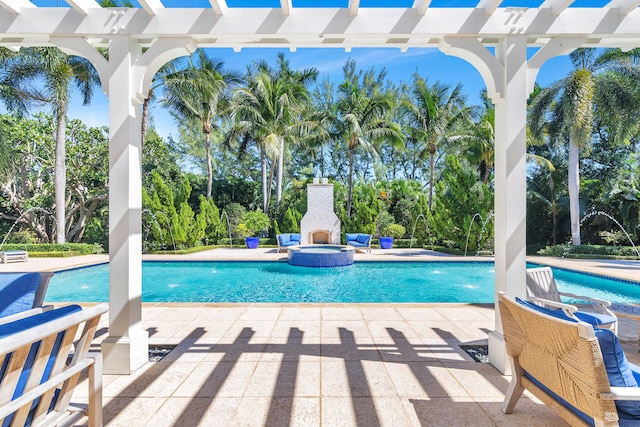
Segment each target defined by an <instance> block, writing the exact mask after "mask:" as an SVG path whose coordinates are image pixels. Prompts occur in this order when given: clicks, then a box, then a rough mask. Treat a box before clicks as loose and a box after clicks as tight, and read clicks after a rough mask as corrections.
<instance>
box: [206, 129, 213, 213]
mask: <svg viewBox="0 0 640 427" xmlns="http://www.w3.org/2000/svg"><path fill="white" fill-rule="evenodd" d="M204 149H205V157H206V159H207V200H210V199H211V188H212V187H213V166H212V164H211V135H210V133H209V132H205V134H204Z"/></svg>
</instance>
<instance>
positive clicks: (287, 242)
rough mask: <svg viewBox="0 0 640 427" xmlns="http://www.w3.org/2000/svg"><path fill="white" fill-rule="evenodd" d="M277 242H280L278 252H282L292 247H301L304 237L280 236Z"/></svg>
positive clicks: (288, 234) (291, 234)
mask: <svg viewBox="0 0 640 427" xmlns="http://www.w3.org/2000/svg"><path fill="white" fill-rule="evenodd" d="M276 240H277V241H278V252H280V251H282V250H286V249H287V248H289V247H291V246H297V245H299V244H300V241H301V240H302V235H301V234H298V233H285V234H278V235H277V236H276Z"/></svg>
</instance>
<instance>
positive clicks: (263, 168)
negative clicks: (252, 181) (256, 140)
mask: <svg viewBox="0 0 640 427" xmlns="http://www.w3.org/2000/svg"><path fill="white" fill-rule="evenodd" d="M260 173H261V175H262V212H264V213H267V210H268V209H269V195H268V193H267V155H266V154H265V153H264V148H262V147H260Z"/></svg>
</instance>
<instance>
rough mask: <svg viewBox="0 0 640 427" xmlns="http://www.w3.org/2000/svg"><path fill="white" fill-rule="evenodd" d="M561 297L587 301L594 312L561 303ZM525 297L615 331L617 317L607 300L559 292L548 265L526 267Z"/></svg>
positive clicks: (596, 325)
mask: <svg viewBox="0 0 640 427" xmlns="http://www.w3.org/2000/svg"><path fill="white" fill-rule="evenodd" d="M561 297H567V298H574V299H577V300H582V301H589V302H591V303H592V304H593V307H594V309H595V310H596V312H591V311H583V310H578V308H577V307H576V306H574V305H570V304H565V303H563V302H562V300H561ZM527 299H528V300H529V301H533V302H535V303H536V304H538V305H541V306H543V307H547V308H550V309H556V310H563V311H564V313H565V315H567V316H569V317H573V318H575V319H577V320H582V321H583V322H587V323H589V324H591V325H593V326H594V327H598V328H608V329H612V330H613V331H614V332H616V333H617V330H618V318H617V317H616V315H615V314H614V313H613V312H612V311H611V310H610V309H609V307H611V303H610V302H609V301H606V300H602V299H598V298H591V297H587V296H584V295H575V294H570V293H566V292H559V291H558V287H557V286H556V281H555V279H554V278H553V271H552V270H551V268H550V267H540V268H528V269H527Z"/></svg>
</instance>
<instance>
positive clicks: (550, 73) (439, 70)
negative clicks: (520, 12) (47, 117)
mask: <svg viewBox="0 0 640 427" xmlns="http://www.w3.org/2000/svg"><path fill="white" fill-rule="evenodd" d="M278 52H284V54H285V57H286V58H287V59H289V61H290V63H291V67H292V68H294V69H295V68H307V67H316V68H317V69H318V70H319V72H320V76H319V80H321V79H323V78H324V77H328V78H330V79H331V80H335V81H338V82H339V81H341V80H342V67H343V66H344V64H345V62H346V61H347V59H349V58H352V59H354V60H355V61H356V64H357V66H358V68H362V69H369V68H371V67H374V68H375V69H376V70H381V69H382V67H385V68H386V70H387V77H388V79H390V80H392V81H394V82H400V81H407V82H408V81H410V80H411V75H412V74H413V73H414V72H418V73H419V74H420V75H422V76H423V77H425V78H427V79H428V80H429V82H430V83H435V82H436V81H440V82H443V83H446V84H450V85H452V86H455V85H456V84H458V83H462V84H463V90H464V92H465V94H466V95H467V100H468V102H469V103H470V104H479V102H480V98H479V94H480V91H481V90H482V89H484V88H485V85H484V81H483V80H482V78H481V77H480V74H479V73H478V71H476V69H475V68H474V67H473V66H471V65H470V64H469V63H467V62H466V61H464V60H462V59H460V58H456V57H451V56H447V55H445V54H443V53H442V52H440V51H439V50H438V49H433V48H414V49H409V50H407V51H406V52H400V50H399V49H393V48H385V49H374V48H362V49H355V48H354V49H353V50H352V51H351V52H348V53H347V52H345V51H344V49H318V48H316V49H311V48H309V49H298V50H297V51H296V52H289V50H288V49H265V48H252V49H242V50H241V51H240V52H234V51H233V50H232V49H207V53H208V54H209V55H210V56H211V57H215V58H218V59H221V60H222V61H224V63H225V67H228V68H231V69H236V70H238V71H241V72H244V70H245V69H246V66H247V64H250V63H251V62H252V61H255V60H257V59H265V60H267V61H268V62H269V63H272V64H273V63H275V59H276V54H277V53H278ZM533 52H534V50H532V51H531V52H530V54H533ZM570 69H571V65H570V63H569V60H568V58H567V57H557V58H554V59H552V60H550V61H548V62H547V63H546V64H545V65H544V66H543V67H542V69H541V70H540V73H539V74H538V80H537V81H538V83H540V84H541V85H543V86H544V85H548V84H549V83H551V82H553V81H556V80H558V79H560V78H562V77H564V76H565V75H566V74H567V73H568V72H569V70H570ZM98 92H99V91H98ZM81 102H82V100H81V99H80V97H79V96H74V97H73V99H72V105H71V108H70V111H69V116H70V117H71V118H79V119H82V120H84V121H85V122H86V123H87V124H88V125H90V126H102V125H107V124H108V117H109V109H108V104H107V98H106V96H104V94H102V93H101V92H99V93H96V94H95V96H94V99H93V101H92V103H91V105H90V106H86V107H85V106H82V105H81ZM151 114H152V115H153V117H154V124H155V127H156V130H157V131H158V132H159V133H160V135H162V136H163V137H167V136H168V135H169V134H170V133H173V135H174V136H175V134H176V132H175V130H174V129H175V123H174V122H173V119H171V118H170V117H169V115H168V114H167V113H166V111H164V109H163V108H162V107H160V106H159V105H158V103H155V104H152V106H151Z"/></svg>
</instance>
